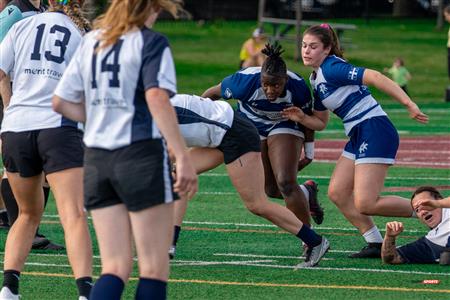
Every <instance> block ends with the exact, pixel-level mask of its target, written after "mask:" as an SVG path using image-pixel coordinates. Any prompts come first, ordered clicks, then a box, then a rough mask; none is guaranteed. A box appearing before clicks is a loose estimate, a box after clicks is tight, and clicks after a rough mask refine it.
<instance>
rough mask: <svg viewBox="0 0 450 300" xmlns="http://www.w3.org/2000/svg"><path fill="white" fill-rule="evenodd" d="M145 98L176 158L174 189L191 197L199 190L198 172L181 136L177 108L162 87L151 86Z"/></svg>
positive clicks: (182, 194) (181, 194)
mask: <svg viewBox="0 0 450 300" xmlns="http://www.w3.org/2000/svg"><path fill="white" fill-rule="evenodd" d="M145 98H146V101H147V106H148V109H149V110H150V112H151V114H152V116H153V119H154V120H155V123H156V125H157V126H158V128H159V130H160V131H161V133H162V135H163V136H164V139H165V140H166V141H167V145H168V146H169V147H170V149H171V151H172V153H173V155H174V156H175V159H176V174H177V177H176V182H175V184H174V191H175V192H177V193H179V194H180V196H186V197H187V198H188V199H190V198H192V197H193V196H194V194H195V193H196V192H197V190H198V182H197V174H196V172H195V169H194V167H193V166H192V163H191V161H190V158H189V154H188V152H187V148H186V144H185V142H184V139H183V137H182V136H181V133H180V129H179V126H178V121H177V115H176V113H175V109H174V108H173V106H172V105H171V104H170V101H169V94H168V93H167V91H166V90H164V89H161V88H150V89H148V90H147V91H146V92H145Z"/></svg>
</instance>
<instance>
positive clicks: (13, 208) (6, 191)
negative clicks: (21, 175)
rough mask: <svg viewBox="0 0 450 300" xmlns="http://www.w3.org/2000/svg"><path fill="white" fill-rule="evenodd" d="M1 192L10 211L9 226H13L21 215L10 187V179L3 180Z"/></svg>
mask: <svg viewBox="0 0 450 300" xmlns="http://www.w3.org/2000/svg"><path fill="white" fill-rule="evenodd" d="M0 192H1V193H2V198H3V202H4V203H5V207H6V210H7V211H8V218H9V225H11V226H12V225H13V224H14V222H15V221H16V219H17V216H18V215H19V207H18V206H17V202H16V198H14V194H13V192H12V190H11V186H10V185H9V181H8V178H3V179H2V186H1V189H0Z"/></svg>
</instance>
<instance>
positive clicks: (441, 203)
mask: <svg viewBox="0 0 450 300" xmlns="http://www.w3.org/2000/svg"><path fill="white" fill-rule="evenodd" d="M417 207H418V208H419V209H425V210H433V209H435V208H450V197H447V198H444V199H423V200H420V201H419V202H418V203H417Z"/></svg>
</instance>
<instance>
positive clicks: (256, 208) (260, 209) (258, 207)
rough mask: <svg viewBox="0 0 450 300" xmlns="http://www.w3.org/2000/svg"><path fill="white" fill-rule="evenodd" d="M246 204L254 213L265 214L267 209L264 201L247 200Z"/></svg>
mask: <svg viewBox="0 0 450 300" xmlns="http://www.w3.org/2000/svg"><path fill="white" fill-rule="evenodd" d="M245 206H246V207H247V209H248V210H249V211H250V212H251V213H252V214H254V215H257V216H264V213H265V210H264V205H262V203H259V202H257V201H252V202H246V203H245Z"/></svg>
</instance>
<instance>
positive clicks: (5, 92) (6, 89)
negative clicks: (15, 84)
mask: <svg viewBox="0 0 450 300" xmlns="http://www.w3.org/2000/svg"><path fill="white" fill-rule="evenodd" d="M3 74H4V73H3ZM0 96H1V97H2V100H3V109H6V107H7V106H8V105H9V102H10V100H11V96H12V90H11V78H10V77H9V76H8V75H5V76H4V77H3V79H2V80H1V81H0Z"/></svg>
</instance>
